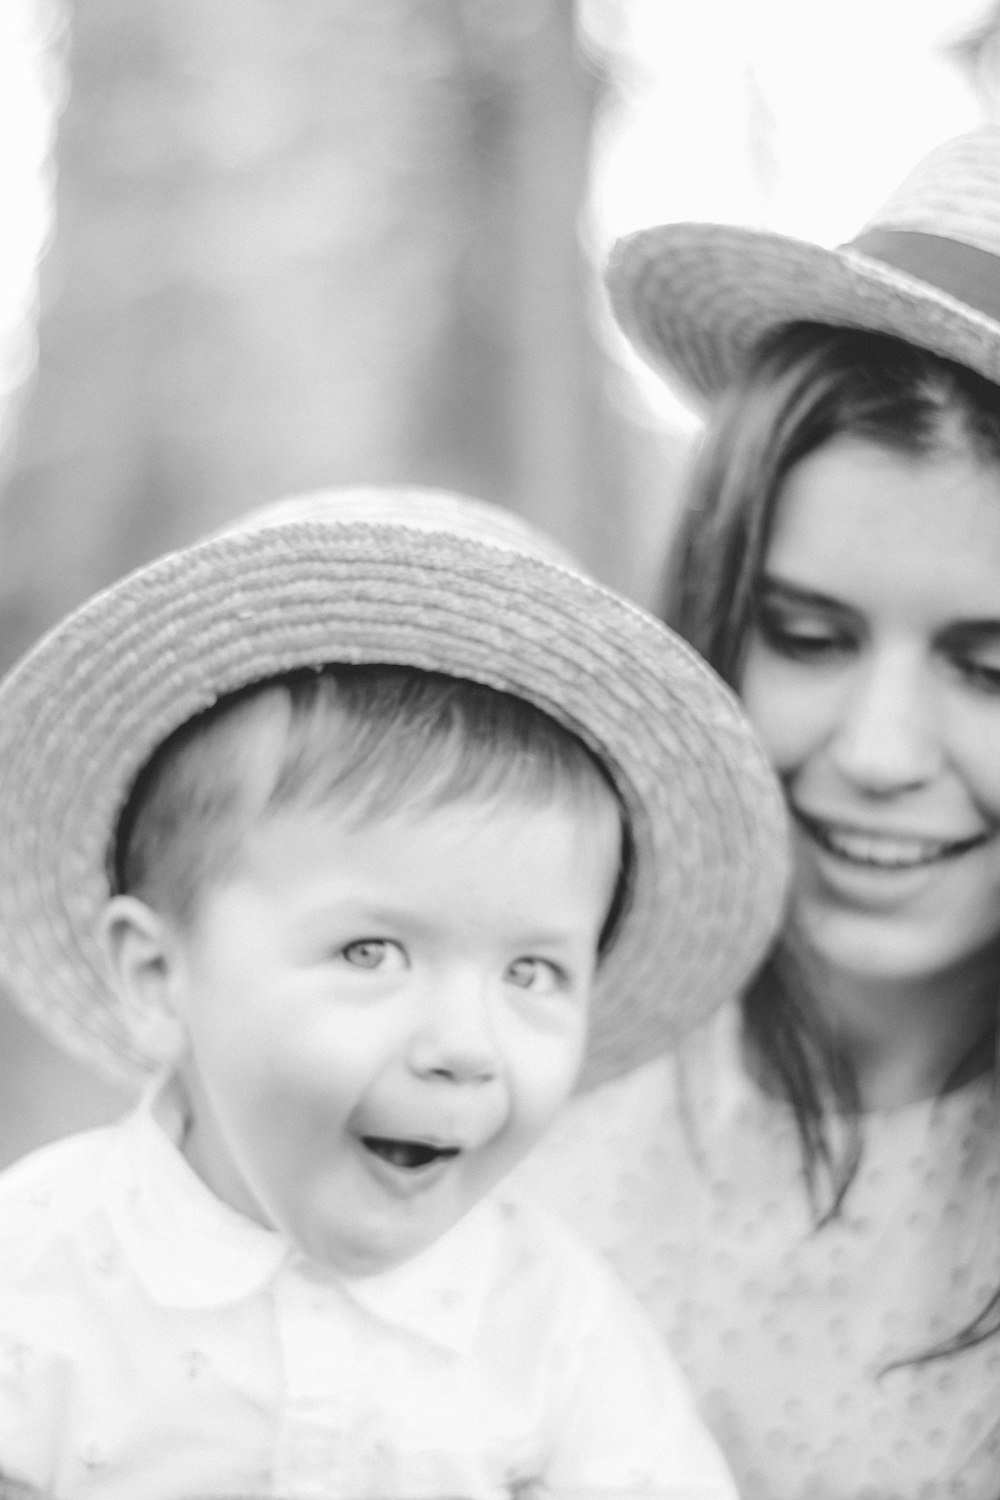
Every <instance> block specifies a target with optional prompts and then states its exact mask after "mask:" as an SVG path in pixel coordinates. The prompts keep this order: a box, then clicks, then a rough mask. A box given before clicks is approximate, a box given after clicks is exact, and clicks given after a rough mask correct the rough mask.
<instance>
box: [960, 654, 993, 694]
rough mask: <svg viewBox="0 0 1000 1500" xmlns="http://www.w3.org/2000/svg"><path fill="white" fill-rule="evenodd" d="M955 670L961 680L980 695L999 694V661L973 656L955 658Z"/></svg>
mask: <svg viewBox="0 0 1000 1500" xmlns="http://www.w3.org/2000/svg"><path fill="white" fill-rule="evenodd" d="M953 660H954V663H955V668H956V670H957V671H958V672H959V674H960V675H961V676H962V678H963V679H964V680H965V681H966V682H967V683H969V684H970V685H971V686H972V687H974V688H976V689H978V690H979V691H980V692H982V693H1000V661H997V660H993V659H991V660H989V661H984V660H982V659H981V658H979V657H975V656H956V657H955V658H953Z"/></svg>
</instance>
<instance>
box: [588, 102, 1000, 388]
mask: <svg viewBox="0 0 1000 1500" xmlns="http://www.w3.org/2000/svg"><path fill="white" fill-rule="evenodd" d="M607 280H608V287H609V290H610V293H611V300H612V304H613V306H614V309H615V312H616V313H617V316H618V319H619V321H620V323H621V325H622V327H623V328H624V330H625V332H626V333H627V334H628V335H629V337H630V338H631V339H632V340H633V342H634V343H635V344H636V345H637V346H638V348H639V349H640V350H641V352H642V353H643V354H644V355H645V356H646V358H647V359H648V360H649V361H650V362H651V363H652V364H653V365H654V366H655V367H656V368H657V369H658V370H659V371H660V373H661V374H663V375H665V376H666V378H667V379H668V380H673V381H674V382H675V383H676V384H677V385H678V386H679V388H680V390H681V392H682V394H684V395H686V396H688V397H691V396H692V395H693V396H695V397H702V398H703V397H713V396H715V395H717V394H718V393H719V391H721V390H722V389H723V388H724V387H725V386H727V385H728V384H729V382H730V381H731V380H732V379H733V377H734V376H735V375H736V374H738V373H739V371H740V368H741V366H742V365H743V363H744V361H745V360H746V356H747V354H748V353H749V352H750V350H752V349H753V348H754V346H755V345H756V344H757V343H758V342H759V341H760V339H761V338H762V336H764V335H766V334H769V333H771V332H773V331H774V330H776V329H777V328H779V327H781V326H782V325H784V324H787V323H800V322H806V323H825V324H832V325H833V326H835V327H838V328H864V329H871V330H875V331H878V332H880V333H890V334H895V335H896V337H897V338H901V339H906V340H908V341H909V342H910V343H913V344H919V345H921V346H922V347H923V348H925V349H930V350H931V351H933V353H935V354H941V355H944V356H946V357H947V358H948V359H953V360H957V361H958V363H959V364H963V365H967V366H968V367H969V368H970V369H972V370H977V371H978V372H979V374H980V375H985V376H986V378H987V379H988V380H994V381H996V382H998V383H1000V125H997V124H991V125H982V126H980V127H978V128H977V129H975V130H972V131H970V132H969V133H968V134H966V135H960V136H957V137H955V138H954V139H953V140H950V141H946V142H945V143H944V144H943V145H941V146H938V147H937V148H936V149H935V150H934V151H932V152H931V153H930V154H929V155H928V156H926V157H924V159H923V160H922V161H921V162H920V163H919V165H918V166H917V167H916V168H915V169H914V170H913V171H912V172H911V173H910V175H909V176H908V177H907V178H906V179H905V181H904V182H903V184H902V185H901V186H900V187H899V188H897V189H896V191H895V192H894V193H893V194H892V196H891V197H890V198H889V201H888V202H887V203H886V204H885V206H884V207H883V208H882V209H881V210H880V211H879V212H878V213H877V214H876V215H875V217H874V218H873V219H872V220H870V222H869V223H868V224H867V225H866V227H865V229H864V230H863V231H862V232H861V234H860V235H859V236H858V237H857V239H855V240H852V241H851V242H850V244H847V245H843V246H841V247H840V248H839V249H837V250H827V249H824V248H822V247H821V246H819V245H814V244H809V243H807V242H805V241H802V240H795V239H789V238H788V237H786V236H784V235H779V234H773V233H770V232H768V231H766V230H759V229H741V228H735V227H732V226H728V225H724V224H664V225H661V226H659V227H657V228H652V229H643V230H640V231H639V232H638V233H637V234H631V235H628V236H627V237H626V238H625V239H623V240H621V241H620V242H619V243H618V244H617V245H616V246H615V249H614V250H613V252H612V255H611V260H610V262H609V265H608V272H607Z"/></svg>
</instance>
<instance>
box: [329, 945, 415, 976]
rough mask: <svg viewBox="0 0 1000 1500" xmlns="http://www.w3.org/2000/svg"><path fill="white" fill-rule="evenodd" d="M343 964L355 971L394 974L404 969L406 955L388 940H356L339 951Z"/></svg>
mask: <svg viewBox="0 0 1000 1500" xmlns="http://www.w3.org/2000/svg"><path fill="white" fill-rule="evenodd" d="M340 953H341V957H342V958H343V959H344V961H345V963H349V964H350V965H351V966H352V968H355V969H382V970H384V971H386V972H387V973H394V972H396V971H397V970H399V969H403V968H405V967H406V955H405V953H404V952H403V950H402V948H401V947H400V946H399V944H398V943H394V942H392V941H391V940H390V939H389V938H358V939H357V940H356V941H355V942H353V943H345V945H344V947H343V948H341V950H340Z"/></svg>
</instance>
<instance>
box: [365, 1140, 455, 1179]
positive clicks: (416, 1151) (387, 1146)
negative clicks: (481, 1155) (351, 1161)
mask: <svg viewBox="0 0 1000 1500" xmlns="http://www.w3.org/2000/svg"><path fill="white" fill-rule="evenodd" d="M361 1141H362V1144H363V1145H364V1147H365V1149H366V1150H367V1151H371V1152H372V1153H373V1154H374V1155H375V1156H380V1157H381V1158H382V1160H383V1161H387V1162H389V1163H390V1164H391V1165H392V1166H394V1167H405V1168H407V1169H409V1170H411V1171H412V1170H414V1169H416V1168H417V1167H427V1166H429V1165H430V1164H431V1162H434V1161H443V1160H446V1159H448V1158H449V1157H452V1156H457V1155H458V1153H459V1148H458V1147H457V1146H432V1145H430V1144H429V1143H428V1142H427V1141H399V1140H393V1139H392V1138H391V1137H389V1136H383V1135H363V1136H362V1137H361Z"/></svg>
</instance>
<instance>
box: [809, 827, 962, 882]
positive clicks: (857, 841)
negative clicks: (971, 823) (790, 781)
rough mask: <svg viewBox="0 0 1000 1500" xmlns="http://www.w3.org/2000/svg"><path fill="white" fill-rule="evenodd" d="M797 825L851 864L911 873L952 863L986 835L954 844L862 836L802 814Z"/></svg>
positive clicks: (919, 839)
mask: <svg viewBox="0 0 1000 1500" xmlns="http://www.w3.org/2000/svg"><path fill="white" fill-rule="evenodd" d="M798 817H799V822H800V823H801V824H802V826H803V827H804V828H805V830H806V832H807V833H808V834H810V835H811V837H812V838H813V839H815V841H816V843H818V844H819V845H820V847H821V848H823V849H828V850H829V851H830V853H831V854H836V855H838V856H839V857H840V858H841V859H846V860H849V861H850V862H851V863H852V864H856V865H868V866H871V867H873V868H876V869H881V870H911V869H917V868H919V867H920V866H921V865H930V864H935V863H937V861H939V860H943V859H954V858H955V857H956V856H957V855H959V854H964V853H965V852H966V851H967V850H968V849H972V848H974V847H975V846H976V845H977V844H981V843H984V842H985V840H986V837H987V835H986V834H976V835H975V836H974V837H973V838H968V839H957V840H947V841H946V840H941V839H921V838H910V837H904V836H901V835H893V834H880V833H864V832H861V831H859V830H857V829H849V828H838V827H835V826H833V825H831V824H829V823H821V822H818V821H817V820H815V819H813V818H808V817H805V816H803V815H802V814H799V815H798Z"/></svg>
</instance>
